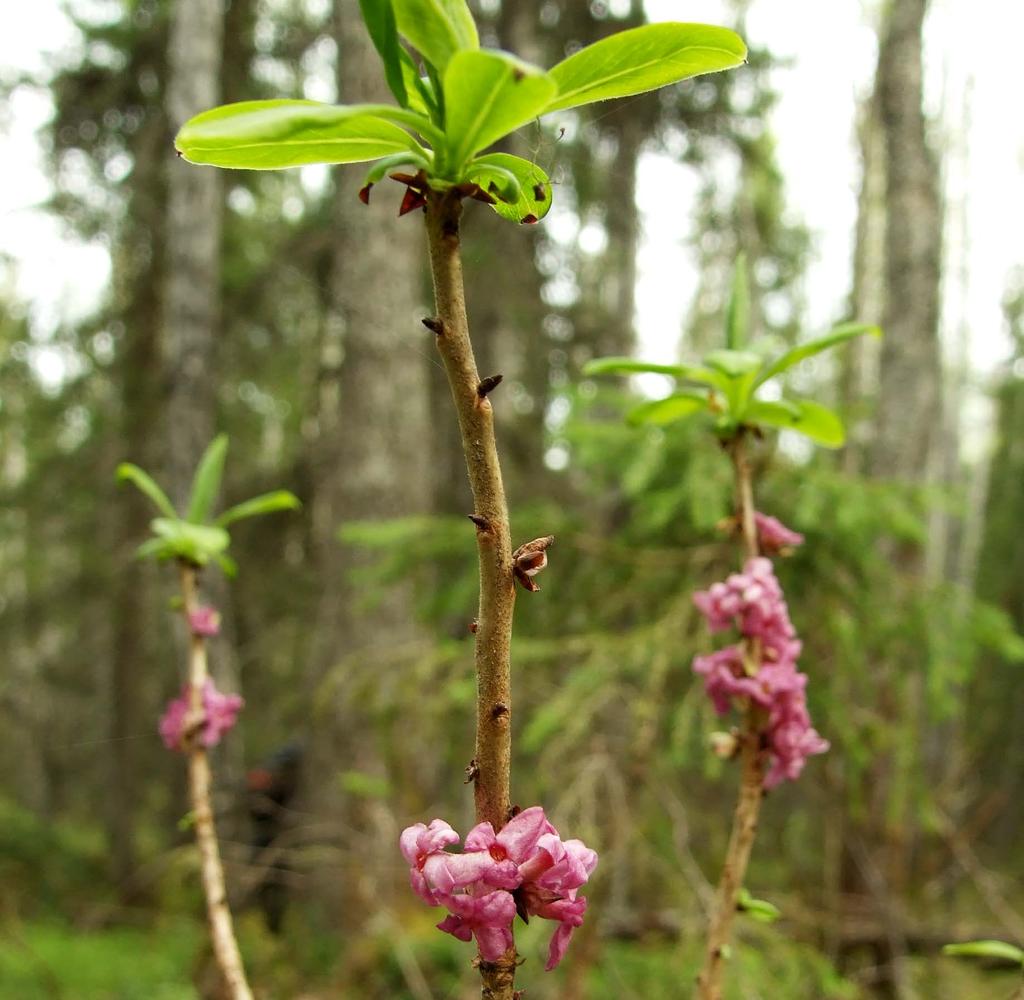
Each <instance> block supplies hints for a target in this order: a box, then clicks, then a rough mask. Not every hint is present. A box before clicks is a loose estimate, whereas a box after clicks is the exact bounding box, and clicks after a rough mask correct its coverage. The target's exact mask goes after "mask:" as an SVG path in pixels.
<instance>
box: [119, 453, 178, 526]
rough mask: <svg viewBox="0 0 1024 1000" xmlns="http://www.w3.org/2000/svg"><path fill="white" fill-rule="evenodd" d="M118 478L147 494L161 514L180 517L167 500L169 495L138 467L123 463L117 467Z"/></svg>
mask: <svg viewBox="0 0 1024 1000" xmlns="http://www.w3.org/2000/svg"><path fill="white" fill-rule="evenodd" d="M117 478H118V479H119V480H127V481H128V482H130V483H132V484H133V485H135V486H137V487H138V488H139V489H140V490H141V491H142V492H143V493H145V494H146V496H147V497H149V499H150V500H152V501H153V503H154V505H155V506H156V508H157V509H158V510H159V511H160V513H161V514H166V515H167V516H168V517H174V518H176V517H177V516H178V512H177V511H176V510H175V509H174V505H173V504H172V503H171V501H170V500H168V499H167V494H166V493H164V491H163V490H162V489H160V487H159V486H157V484H156V481H155V480H154V479H153V478H152V477H151V476H150V475H149V473H148V472H144V471H143V470H142V469H140V468H139V467H138V466H137V465H132V463H131V462H122V463H121V464H120V465H119V466H118V467H117Z"/></svg>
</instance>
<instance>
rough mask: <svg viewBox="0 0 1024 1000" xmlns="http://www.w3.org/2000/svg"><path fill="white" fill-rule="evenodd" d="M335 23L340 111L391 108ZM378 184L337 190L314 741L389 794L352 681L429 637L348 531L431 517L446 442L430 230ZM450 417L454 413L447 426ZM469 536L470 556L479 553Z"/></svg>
mask: <svg viewBox="0 0 1024 1000" xmlns="http://www.w3.org/2000/svg"><path fill="white" fill-rule="evenodd" d="M332 20H333V27H332V30H333V33H334V37H335V40H336V42H337V46H338V64H337V85H338V94H339V100H341V101H353V100H359V101H387V100H390V97H389V95H388V91H387V90H386V88H385V86H384V82H383V72H382V70H381V67H380V62H379V59H378V57H377V55H376V53H375V51H374V49H373V46H372V45H371V43H370V40H369V37H368V35H367V33H366V29H365V27H364V26H363V24H362V21H361V19H360V17H359V9H358V6H357V5H356V4H354V3H349V2H348V0H335V3H334V5H333V15H332ZM364 172H365V167H364V166H363V165H356V166H355V167H352V168H345V169H342V170H339V171H337V172H336V174H335V178H334V182H335V193H334V201H333V206H332V211H331V217H332V237H331V241H332V251H331V258H330V271H329V275H328V278H327V302H326V315H325V318H324V322H323V325H322V328H321V343H320V361H319V372H318V378H317V387H318V396H317V402H316V406H317V411H316V413H317V416H316V426H315V434H314V437H313V440H312V441H311V443H310V456H311V457H310V480H311V489H312V497H313V501H312V505H313V510H312V533H313V545H314V552H315V554H316V560H317V576H318V579H319V581H320V593H319V599H318V604H317V608H316V615H315V628H314V633H313V639H312V644H311V647H310V651H309V657H310V662H309V667H308V670H307V684H308V685H309V690H310V692H311V695H312V694H313V692H316V691H317V690H318V689H319V687H320V685H321V684H322V683H323V682H324V681H325V680H327V679H329V678H330V679H331V682H332V683H331V687H330V690H331V691H332V698H331V701H330V704H329V705H328V706H326V710H325V712H324V713H323V714H322V715H321V716H320V718H319V721H320V722H321V725H320V726H319V727H318V729H317V731H316V732H315V733H313V734H312V736H313V739H312V747H311V750H312V758H313V759H312V761H311V764H310V768H309V770H310V772H311V773H312V772H313V771H319V772H320V773H323V774H325V775H336V774H338V773H339V772H361V773H364V774H373V775H375V776H376V777H378V778H382V779H385V780H386V776H385V774H384V769H385V766H386V765H385V763H384V761H383V760H382V756H381V754H380V752H379V747H378V745H377V743H376V741H375V740H374V738H373V733H372V730H371V729H370V725H369V722H368V721H367V719H366V717H365V714H364V713H363V712H362V711H361V710H360V708H359V706H357V705H355V704H354V703H353V700H352V684H350V683H346V680H347V679H348V678H349V677H351V676H353V675H354V674H356V673H357V672H358V667H357V666H356V665H355V664H351V660H352V659H358V660H360V661H362V660H363V659H365V660H367V661H369V662H371V663H372V662H375V659H377V658H379V657H380V656H381V654H382V651H383V650H384V649H385V648H386V647H391V648H393V647H394V645H395V644H397V643H401V642H402V641H403V640H407V639H410V638H412V637H413V636H414V635H415V634H416V629H415V625H414V610H413V605H412V600H411V591H410V590H409V589H406V588H402V587H397V586H391V587H389V588H388V590H387V593H386V594H385V595H383V596H381V597H380V599H379V600H377V599H376V595H375V599H374V602H373V604H372V606H371V607H366V606H365V605H364V604H363V601H364V600H365V596H364V593H363V588H362V586H361V585H360V583H359V581H358V579H357V578H356V574H357V573H358V571H359V569H360V567H362V566H365V565H366V564H367V563H372V562H373V561H374V557H373V556H372V555H368V554H367V553H366V552H365V551H364V550H361V549H360V548H359V547H357V546H355V545H351V544H346V543H340V542H339V539H338V531H339V529H340V528H342V527H344V526H345V525H346V524H348V523H351V522H353V521H364V520H366V521H378V520H385V519H389V518H396V517H402V516H406V515H413V514H423V513H426V512H427V510H428V496H429V487H430V480H429V471H430V470H429V468H428V463H429V455H430V450H431V445H432V440H431V430H432V429H431V421H430V417H429V415H428V412H427V405H426V401H427V381H426V366H427V365H428V364H429V361H428V358H430V356H431V355H430V352H432V351H433V343H432V342H431V341H430V339H429V334H427V332H426V331H425V330H424V329H423V327H422V326H421V325H420V322H419V320H420V318H421V317H423V316H426V315H428V313H427V312H426V311H424V307H423V305H422V304H421V296H420V295H419V294H418V290H419V277H420V274H421V267H422V263H421V254H422V250H423V248H424V236H423V224H422V220H421V217H420V215H419V213H414V214H412V215H409V216H407V217H403V218H401V219H398V220H396V219H395V208H396V207H397V204H398V199H399V198H400V196H401V190H402V189H400V188H399V187H398V185H394V184H392V183H391V182H388V181H385V182H384V183H382V184H380V185H378V186H377V187H376V188H375V189H374V192H373V199H372V203H371V204H370V205H369V206H366V205H363V204H362V203H361V202H360V200H359V198H358V191H359V187H360V184H361V179H362V175H363V173H364ZM447 416H448V413H447V410H444V411H441V412H440V413H439V414H438V417H437V419H438V420H439V421H444V420H445V418H446V417H447ZM467 525H468V522H467ZM471 527H472V526H469V529H471ZM469 529H467V545H469V544H471V542H472V534H471V530H469ZM346 659H349V660H350V666H346V665H345V661H346ZM339 671H340V673H339ZM335 678H338V680H337V683H333V681H334V679H335ZM315 794H316V800H315V801H316V810H317V811H323V810H325V809H326V810H328V811H334V812H335V814H336V813H337V812H338V811H339V810H341V809H342V808H344V809H345V816H346V823H348V824H349V825H350V826H352V827H354V828H357V829H363V828H364V827H367V826H372V824H373V822H374V820H373V815H372V809H370V808H369V806H367V808H363V805H365V804H366V803H365V802H363V801H362V800H358V801H356V802H354V803H351V802H344V801H342V800H340V795H341V790H340V787H339V785H338V783H337V781H336V780H335V781H333V782H328V783H326V784H323V785H321V786H320V787H318V788H317V789H315ZM380 851H381V855H380V857H379V858H377V859H375V860H372V861H370V862H369V866H370V867H369V869H368V870H381V871H383V870H385V869H386V868H387V860H386V859H387V857H388V852H389V851H390V848H389V847H388V846H386V845H385V844H381V846H380ZM367 857H368V858H369V857H370V855H367ZM378 887H379V884H378V882H377V881H375V880H374V879H373V878H370V877H367V878H361V879H357V880H350V881H347V882H346V883H345V884H341V883H338V884H337V885H335V886H333V887H331V888H330V889H325V891H326V895H327V898H328V901H330V902H332V903H333V905H334V907H335V908H339V907H341V906H345V907H346V908H348V907H355V908H357V909H359V908H362V907H364V906H367V905H372V902H373V900H372V897H373V894H374V893H375V892H376V891H377V889H378ZM346 901H347V902H346Z"/></svg>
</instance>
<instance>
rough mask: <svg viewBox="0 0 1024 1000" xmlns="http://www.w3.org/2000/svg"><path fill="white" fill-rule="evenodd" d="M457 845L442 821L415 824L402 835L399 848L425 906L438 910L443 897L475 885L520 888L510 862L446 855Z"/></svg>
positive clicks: (488, 856) (456, 841) (517, 877)
mask: <svg viewBox="0 0 1024 1000" xmlns="http://www.w3.org/2000/svg"><path fill="white" fill-rule="evenodd" d="M458 842H459V835H458V834H457V833H456V832H455V831H454V830H453V829H452V828H451V827H450V826H449V825H448V824H447V823H446V822H445V821H444V820H443V819H435V820H432V821H431V823H430V826H424V825H423V824H422V823H417V824H415V826H410V827H406V829H405V830H403V831H402V836H401V837H400V838H399V847H400V848H401V851H402V854H403V856H404V857H405V860H406V861H408V862H409V881H410V883H411V884H412V887H413V890H414V891H415V892H416V894H417V895H418V896H419V897H420V898H421V899H423V900H424V901H425V902H427V903H429V904H430V905H431V906H439V905H440V904H441V902H442V901H443V898H444V897H447V896H450V895H451V894H452V893H453V892H455V891H456V890H457V889H463V888H465V887H467V886H470V885H473V884H474V883H480V884H482V885H486V886H490V887H491V888H496V889H514V888H515V887H516V886H518V885H519V874H518V872H517V870H516V866H515V865H514V864H513V863H512V862H511V861H502V860H495V859H494V858H492V857H491V856H490V855H472V854H449V853H448V852H447V851H445V847H447V846H449V845H451V844H457V843H458Z"/></svg>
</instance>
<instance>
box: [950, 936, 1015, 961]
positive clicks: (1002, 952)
mask: <svg viewBox="0 0 1024 1000" xmlns="http://www.w3.org/2000/svg"><path fill="white" fill-rule="evenodd" d="M942 954H943V955H952V956H953V957H955V958H992V959H998V960H1000V961H1004V962H1014V963H1015V964H1017V965H1024V949H1022V948H1018V947H1017V946H1016V945H1013V944H1007V943H1006V942H1005V941H965V942H963V943H962V944H947V945H944V946H943V948H942Z"/></svg>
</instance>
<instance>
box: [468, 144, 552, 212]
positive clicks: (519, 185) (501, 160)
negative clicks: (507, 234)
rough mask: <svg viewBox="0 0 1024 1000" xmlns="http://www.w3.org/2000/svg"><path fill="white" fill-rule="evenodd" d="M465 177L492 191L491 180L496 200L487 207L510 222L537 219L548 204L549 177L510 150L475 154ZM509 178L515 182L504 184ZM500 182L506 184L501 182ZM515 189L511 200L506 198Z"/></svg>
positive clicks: (535, 165)
mask: <svg viewBox="0 0 1024 1000" xmlns="http://www.w3.org/2000/svg"><path fill="white" fill-rule="evenodd" d="M466 177H467V179H468V180H471V181H474V182H475V183H477V184H479V185H480V187H482V188H483V189H484V190H485V191H488V192H490V193H492V194H493V193H494V192H493V191H492V190H491V184H494V185H496V186H497V188H498V192H499V193H498V197H499V199H500V200H498V201H496V202H495V203H494V204H493V205H492V206H491V208H493V209H494V211H495V212H497V213H498V215H500V216H501V217H502V218H503V219H508V220H509V221H510V222H539V221H540V220H541V219H543V218H544V216H545V215H547V214H548V210H549V209H550V208H551V181H549V180H548V175H547V174H546V173H544V171H543V170H541V168H540V167H538V166H537V164H536V163H531V162H530V161H529V160H524V159H523V158H522V157H521V156H513V155H512V154H511V153H487V154H486V155H484V156H478V157H477V158H476V159H475V160H474V161H473V162H472V163H471V164H470V165H469V169H468V170H467V171H466ZM510 179H511V180H512V181H514V182H515V186H514V187H513V186H512V185H509V184H508V182H509V180H510ZM503 182H504V185H508V186H507V187H506V186H504V185H503ZM517 189H518V195H517V197H516V198H515V200H506V195H510V194H512V193H514V192H515V191H516V190H517ZM538 194H540V198H538V197H537V195H538Z"/></svg>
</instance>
